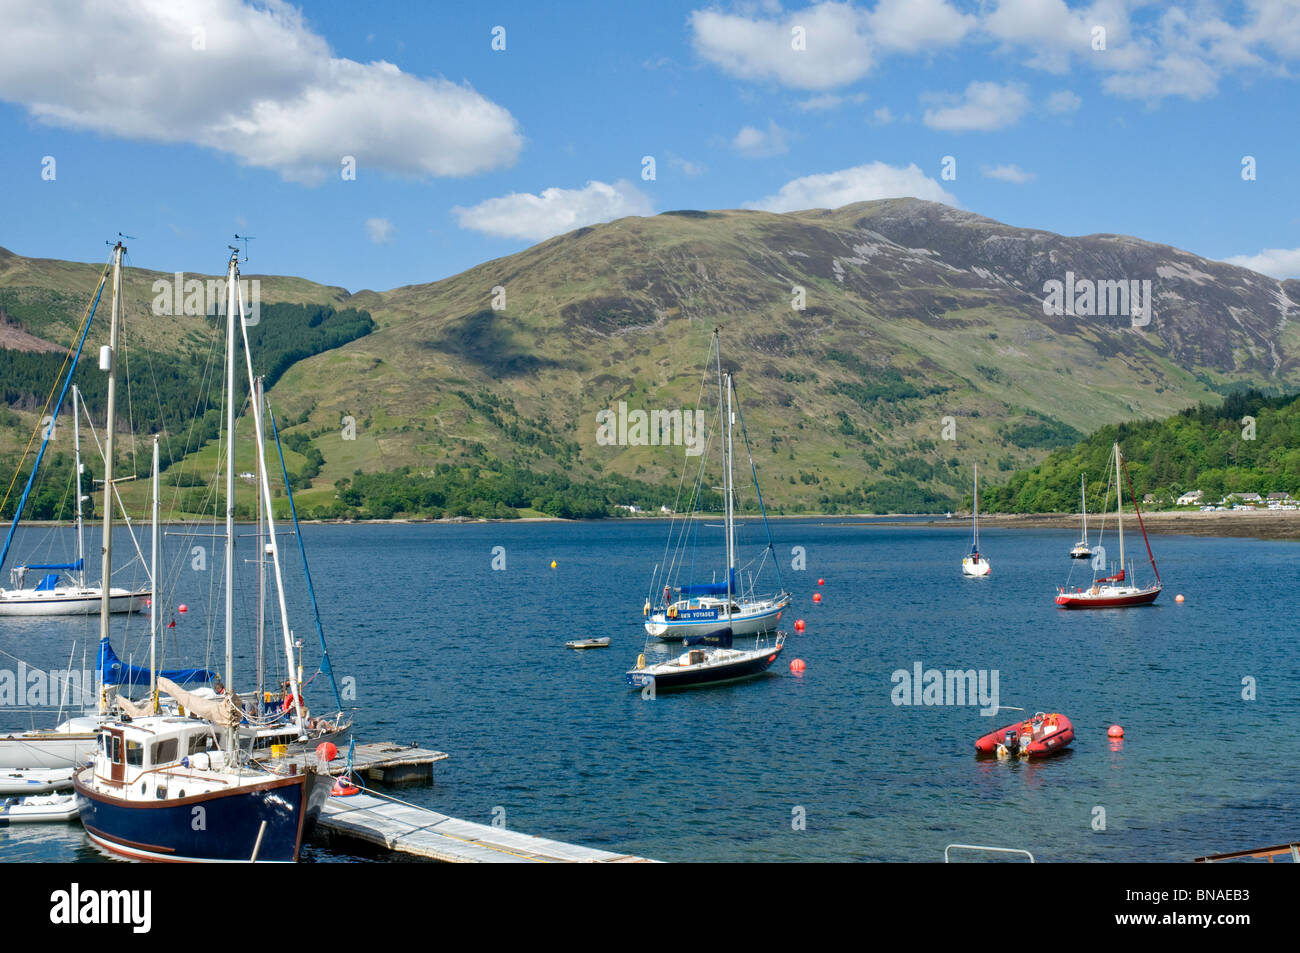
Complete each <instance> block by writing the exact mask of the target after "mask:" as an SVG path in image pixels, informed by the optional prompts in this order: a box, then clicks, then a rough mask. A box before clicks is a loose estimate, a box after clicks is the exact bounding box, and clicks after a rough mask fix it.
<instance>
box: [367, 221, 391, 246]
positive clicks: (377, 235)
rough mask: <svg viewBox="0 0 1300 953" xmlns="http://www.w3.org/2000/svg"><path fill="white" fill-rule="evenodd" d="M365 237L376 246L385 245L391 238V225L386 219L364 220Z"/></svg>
mask: <svg viewBox="0 0 1300 953" xmlns="http://www.w3.org/2000/svg"><path fill="white" fill-rule="evenodd" d="M366 235H367V236H369V238H370V240H371V241H372V242H374V243H375V244H376V245H387V244H388V240H389V239H390V238H392V237H393V223H392V222H390V221H389V220H388V219H386V218H368V219H366Z"/></svg>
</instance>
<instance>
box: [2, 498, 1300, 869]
mask: <svg viewBox="0 0 1300 953" xmlns="http://www.w3.org/2000/svg"><path fill="white" fill-rule="evenodd" d="M775 532H776V535H777V541H778V542H777V552H778V553H779V554H782V560H783V562H782V567H781V568H782V571H783V573H784V576H785V581H786V584H787V587H789V588H792V590H793V591H794V593H795V596H796V602H795V606H794V613H793V616H794V617H795V618H804V619H806V620H807V631H806V632H805V633H804V634H803V635H795V634H792V635H791V639H790V642H789V643H788V646H787V658H786V660H783V662H782V665H781V667H780V669H779V670H777V671H774V672H773V673H771V674H769V675H768V676H767V677H765V678H762V679H759V680H755V681H751V682H746V683H740V684H737V685H732V686H724V687H719V688H713V689H704V690H698V691H694V692H686V693H678V694H661V695H660V696H659V697H658V698H657V699H654V700H653V701H647V700H643V699H642V697H641V696H640V694H639V693H638V692H636V691H633V690H631V689H628V688H627V687H626V686H625V685H624V683H623V673H624V671H626V669H628V668H629V667H631V665H632V664H633V663H634V661H635V659H636V656H637V653H638V652H640V651H642V650H643V648H644V644H643V638H642V635H641V634H640V633H641V629H640V615H641V614H640V607H641V604H642V602H643V601H644V597H645V593H646V590H647V587H648V584H649V576H650V570H651V569H652V568H653V566H654V565H655V563H657V562H659V561H660V560H661V559H662V555H663V550H664V540H665V536H666V533H667V524H665V523H659V522H642V521H635V522H634V521H619V522H612V521H611V522H603V523H586V524H549V523H548V524H488V525H484V524H469V525H450V526H445V525H444V526H365V525H361V526H310V527H306V528H305V530H304V534H305V541H306V543H307V547H308V553H309V556H310V558H311V560H312V569H313V574H314V577H315V582H316V588H317V593H318V596H319V598H320V602H321V605H322V610H323V614H324V622H325V626H326V632H327V635H328V638H329V643H330V651H331V655H332V657H333V659H334V665H335V671H336V673H337V674H338V675H339V676H340V677H344V676H347V677H350V678H352V679H355V685H356V691H357V704H358V705H359V706H360V708H361V710H360V711H359V712H358V716H357V725H358V735H359V737H360V738H361V739H363V740H376V741H379V740H393V741H400V742H411V741H418V742H420V743H421V744H422V745H424V746H426V747H432V748H436V749H439V750H443V751H447V752H449V753H450V754H451V758H450V759H449V760H447V761H444V762H442V763H440V764H439V765H437V766H435V769H434V770H435V783H434V785H433V786H432V787H406V788H402V789H401V790H400V791H398V792H396V793H398V794H399V796H401V797H403V798H406V799H408V800H411V801H414V802H417V803H420V804H424V805H428V806H430V807H433V808H435V809H437V810H440V811H443V812H445V813H448V814H452V815H455V816H458V817H463V818H467V819H470V820H478V821H482V822H485V823H486V822H490V821H491V820H492V818H493V812H494V810H496V809H503V810H504V811H505V819H506V823H507V826H509V827H511V828H515V829H518V830H522V831H526V832H529V833H535V834H540V835H545V836H549V837H554V838H559V839H561V840H568V841H574V842H577V843H582V844H586V845H590V846H594V847H603V848H607V849H611V850H616V851H626V852H631V853H637V854H641V855H644V856H649V857H654V858H658V859H662V860H670V861H693V860H724V861H742V860H745V861H753V860H791V861H800V860H833V861H849V860H925V861H936V860H941V859H942V856H943V848H944V846H945V845H946V844H948V843H951V842H966V843H992V844H999V845H1005V846H1015V847H1024V848H1028V849H1030V850H1032V851H1033V852H1034V854H1035V855H1036V856H1037V857H1038V858H1039V859H1040V860H1092V861H1095V860H1137V861H1142V860H1166V861H1183V860H1188V859H1190V858H1192V857H1194V856H1197V855H1200V854H1204V853H1209V852H1213V851H1218V850H1230V849H1237V848H1245V847H1253V846H1261V845H1265V844H1274V843H1280V842H1283V841H1286V840H1290V839H1294V837H1295V835H1296V829H1295V816H1296V807H1297V800H1298V799H1300V795H1298V794H1297V792H1298V791H1300V768H1298V767H1297V764H1298V763H1300V758H1297V755H1298V754H1300V741H1297V733H1296V728H1297V726H1300V717H1298V716H1300V699H1298V698H1297V692H1296V674H1297V671H1296V670H1297V658H1298V654H1300V653H1298V652H1297V648H1296V645H1295V641H1294V637H1293V632H1294V618H1293V615H1294V611H1295V610H1294V606H1295V597H1294V594H1293V589H1294V580H1295V571H1294V561H1295V559H1296V557H1297V555H1300V549H1298V548H1297V546H1296V544H1293V543H1277V542H1257V541H1253V540H1240V539H1203V538H1194V537H1182V536H1156V537H1153V547H1154V548H1155V552H1156V557H1157V559H1158V560H1159V562H1160V568H1161V573H1162V576H1163V577H1164V580H1165V584H1166V591H1165V593H1164V594H1163V595H1162V596H1161V597H1160V601H1159V603H1158V604H1157V605H1156V606H1155V607H1152V608H1149V609H1130V610H1111V611H1106V612H1079V613H1069V612H1063V611H1061V610H1058V609H1056V608H1055V607H1054V605H1053V604H1052V596H1053V595H1054V594H1055V591H1056V587H1057V586H1058V585H1061V584H1064V583H1065V582H1066V577H1067V574H1069V573H1070V571H1071V567H1072V563H1071V560H1069V559H1067V558H1066V553H1067V552H1068V550H1069V547H1070V546H1071V545H1072V544H1073V543H1074V542H1075V540H1076V538H1077V534H1076V533H1074V532H1072V531H1069V530H1055V531H1053V530H1037V531H999V530H992V529H990V530H986V531H985V532H984V533H983V534H982V536H983V539H982V542H983V550H984V552H985V554H986V555H987V556H988V557H989V559H990V561H991V562H992V565H993V574H992V576H991V577H990V578H987V579H981V580H968V579H963V578H962V577H961V575H960V565H959V564H960V559H961V556H962V553H963V551H964V549H965V548H966V546H968V545H969V544H968V536H967V532H968V527H967V526H964V525H961V524H959V523H957V522H956V521H954V525H953V526H952V527H951V528H950V527H948V526H943V527H940V528H926V527H884V526H869V525H867V526H864V525H851V524H847V523H830V522H791V521H782V522H779V523H777V524H776V525H775ZM30 533H31V535H29V536H27V537H25V540H26V542H25V543H24V539H20V540H19V547H18V548H17V549H16V550H15V552H16V553H17V554H19V555H20V556H29V553H30V551H29V550H24V549H23V548H22V547H23V545H28V546H36V545H37V544H38V543H40V541H42V540H46V539H47V537H48V533H42V532H41V531H37V530H32V531H30ZM757 533H758V527H757V526H756V525H751V526H748V527H746V528H745V529H743V530H742V531H741V534H742V537H745V536H749V537H750V539H749V542H753V540H754V538H756V537H757ZM146 536H147V531H146ZM167 543H168V550H169V552H171V553H173V555H175V554H179V553H182V552H183V553H184V554H185V558H184V561H182V562H180V563H179V566H178V568H177V569H176V570H174V571H173V578H174V584H175V586H176V592H175V595H174V596H172V597H171V598H170V599H169V600H168V603H169V605H172V606H174V605H176V604H179V603H180V602H185V603H187V604H188V605H189V606H190V607H191V611H190V612H189V613H187V614H186V615H184V616H181V615H176V616H175V617H176V618H177V620H178V625H177V628H176V629H172V630H169V636H170V641H169V647H168V651H169V653H170V655H169V663H170V664H180V661H181V656H184V661H185V663H186V664H190V663H193V662H203V661H204V660H205V659H206V661H207V663H208V664H210V665H214V666H219V664H220V662H219V659H220V655H221V650H220V648H219V645H220V634H219V633H220V629H219V622H218V620H216V619H212V620H210V619H209V618H208V615H209V614H208V613H207V612H206V611H205V610H204V609H203V606H204V605H206V604H207V603H208V600H209V587H211V586H214V585H218V584H219V571H218V569H219V567H217V566H216V565H215V564H214V562H213V560H212V555H211V546H212V541H210V540H197V541H192V540H191V541H186V540H180V539H175V538H172V537H169V538H168V540H167ZM245 543H247V545H245V546H244V549H245V550H246V551H248V552H251V551H252V550H253V548H254V547H253V546H252V545H251V541H247V540H246V541H245ZM41 545H42V546H52V547H53V548H55V549H57V548H58V547H59V546H61V545H62V543H61V542H60V543H56V544H46V543H42V544H41ZM142 545H145V546H147V543H146V542H145V541H144V540H142ZM193 545H206V546H207V547H208V550H209V551H208V553H207V555H208V559H209V568H210V570H212V571H198V570H195V569H194V568H193V567H192V562H193V559H194V557H193V555H192V551H191V549H190V547H191V546H193ZM120 546H121V544H119V547H120ZM497 546H501V547H504V548H505V558H506V568H505V570H504V571H493V570H492V569H491V564H492V560H493V548H494V547H497ZM793 546H802V547H804V548H805V550H806V553H807V569H806V570H805V571H802V572H796V571H792V570H791V568H790V565H791V556H790V552H791V547H793ZM1137 546H1138V547H1139V548H1140V546H1141V542H1140V538H1139V540H1138V541H1137ZM92 551H94V550H92ZM38 554H40V553H37V554H33V555H38ZM552 560H554V561H555V562H556V568H555V569H551V568H550V563H551V561H552ZM290 563H291V565H292V567H293V571H292V573H291V576H292V579H296V578H297V577H298V575H299V569H298V563H297V559H296V553H293V558H292V559H290ZM1138 569H1139V577H1140V578H1146V577H1147V572H1148V571H1149V570H1147V569H1146V567H1143V566H1141V565H1139V567H1138ZM1144 570H1146V571H1144ZM241 571H243V570H241ZM1073 571H1074V573H1075V576H1074V579H1073V583H1079V582H1080V581H1081V580H1080V574H1081V573H1082V572H1083V571H1084V570H1083V568H1082V567H1080V566H1077V565H1076V566H1075V567H1074V570H1073ZM129 572H130V570H128V573H129ZM819 577H823V578H825V585H824V586H821V587H819V586H818V585H817V580H818V578H819ZM292 579H291V581H292ZM122 581H123V580H122V579H120V578H119V580H118V583H119V584H120V583H121V582H122ZM296 588H298V589H300V588H301V587H300V586H299V587H296ZM816 590H820V591H821V592H822V594H823V597H824V598H823V602H822V603H821V604H820V605H814V604H813V603H812V600H811V597H812V594H813V592H814V591H816ZM251 591H252V590H251V589H249V588H248V587H247V586H245V587H244V589H243V591H242V593H241V601H244V602H247V601H248V600H249V594H250V592H251ZM1179 592H1181V593H1184V594H1186V596H1187V602H1186V603H1185V604H1183V605H1177V604H1176V603H1175V602H1174V598H1173V597H1174V595H1175V594H1176V593H1179ZM302 606H303V600H302V599H301V598H294V599H291V610H293V609H296V610H298V611H294V612H293V613H292V615H293V618H294V619H295V621H294V627H295V631H296V634H297V636H298V637H300V638H302V639H303V640H304V642H306V643H307V645H308V648H307V650H306V651H307V656H308V662H309V665H308V671H311V670H314V664H315V659H316V657H317V653H316V652H315V650H314V645H315V636H314V632H313V628H312V625H311V622H310V616H309V615H308V614H304V613H303V612H302V611H301V609H302ZM169 612H170V610H169ZM788 622H793V618H791V619H789V620H788ZM114 624H115V627H116V629H117V634H116V636H115V645H116V647H117V648H118V650H119V653H120V654H121V655H122V656H123V657H126V656H127V655H128V654H132V655H133V656H134V658H135V661H137V662H140V661H141V660H142V658H143V656H144V654H145V653H146V652H147V648H146V646H147V642H146V638H147V633H146V630H145V624H144V621H143V617H135V618H133V619H130V620H127V619H123V618H122V617H117V618H116V619H115V623H114ZM786 627H787V628H789V626H788V625H787V626H786ZM209 629H211V630H212V631H209ZM241 629H242V630H243V631H245V632H246V631H247V627H246V626H245V625H241ZM601 635H608V636H610V637H612V639H613V645H612V646H611V647H610V648H609V649H604V650H596V651H589V652H572V651H566V650H565V649H564V648H563V647H562V644H563V642H564V641H566V640H568V639H571V638H577V637H588V636H601ZM241 638H242V637H241ZM94 642H95V631H94V623H90V624H87V623H84V622H82V621H80V620H58V621H16V620H8V621H5V622H3V623H0V651H3V652H5V653H7V654H6V655H4V656H0V668H10V669H12V668H16V662H15V661H14V659H13V656H19V657H22V658H23V659H25V660H27V662H28V663H29V664H33V665H38V666H42V667H53V668H60V669H61V668H64V667H66V665H67V659H68V655H69V651H70V650H72V651H74V652H75V655H76V658H75V660H74V663H73V664H74V667H78V668H79V667H81V658H80V656H81V652H82V650H83V647H84V648H85V649H86V651H87V652H90V653H93V650H94ZM276 657H278V656H276ZM794 657H799V658H803V659H804V660H805V661H806V662H807V671H806V672H805V673H804V674H803V675H802V676H799V677H797V676H794V675H792V674H791V673H790V672H789V671H788V669H787V668H786V667H785V664H784V663H785V661H787V660H788V659H790V658H794ZM918 661H919V662H921V663H922V664H923V666H924V667H925V668H927V669H928V668H938V669H950V668H952V669H970V668H974V669H996V670H997V671H998V674H999V689H1000V703H1001V704H1002V705H1017V706H1022V707H1026V708H1029V709H1030V710H1031V711H1032V710H1034V709H1043V710H1048V711H1052V710H1059V711H1063V712H1065V713H1066V714H1068V715H1069V716H1070V718H1071V719H1072V720H1073V722H1074V725H1075V728H1076V731H1077V733H1078V737H1077V740H1076V741H1075V743H1074V745H1073V748H1072V750H1070V751H1069V752H1068V753H1066V754H1064V755H1061V756H1058V757H1056V758H1053V759H1049V760H1048V761H1045V762H1042V763H1035V764H1021V763H999V762H988V761H976V760H975V758H974V756H973V753H972V743H973V741H974V739H975V738H976V737H978V736H979V735H981V734H983V733H985V732H987V731H989V730H991V729H992V728H995V727H998V726H1000V725H1001V724H1004V723H1005V722H1007V721H1010V720H1012V719H1013V718H1014V717H1015V713H1011V714H1007V713H1003V714H1002V715H1001V716H1000V717H997V718H985V717H981V716H980V714H979V712H978V709H977V708H976V707H972V706H966V707H957V706H950V707H941V706H934V707H905V706H895V705H894V704H893V703H892V702H891V690H892V688H893V683H892V682H891V678H890V676H891V673H892V672H893V671H894V670H896V669H907V670H909V671H910V670H911V669H912V666H913V664H914V663H915V662H918ZM89 664H90V665H91V666H92V667H93V661H92V662H91V663H89ZM240 664H241V665H242V670H243V671H245V672H247V671H248V670H249V669H248V664H249V663H248V661H247V659H246V658H245V659H243V660H242V661H241V663H240ZM1246 676H1250V677H1253V678H1254V679H1255V680H1256V682H1257V694H1258V697H1257V699H1256V700H1254V701H1245V700H1243V698H1242V690H1243V686H1242V679H1243V678H1244V677H1246ZM237 681H238V683H239V684H241V685H242V684H244V682H245V679H243V678H240V679H237ZM329 697H330V696H329V692H328V690H327V689H326V688H325V687H324V686H323V685H322V682H321V680H319V679H318V680H317V681H316V682H315V683H313V685H312V686H311V688H310V689H309V691H308V701H309V703H311V704H312V707H313V708H314V709H316V710H320V711H323V710H325V709H326V708H328V707H329V702H328V699H329ZM0 716H3V723H4V727H21V726H24V725H27V724H29V723H31V721H32V720H33V719H34V718H35V719H36V720H37V722H38V723H49V722H51V721H52V720H53V717H52V716H53V712H52V711H51V710H49V709H45V710H43V711H42V712H40V713H39V714H29V713H26V712H19V711H16V710H14V709H9V710H0ZM1114 722H1119V723H1121V724H1122V725H1123V726H1124V727H1125V729H1126V732H1127V737H1126V739H1125V740H1124V741H1123V743H1122V744H1119V745H1114V746H1113V745H1112V744H1111V743H1110V742H1109V740H1108V739H1107V737H1106V728H1107V726H1108V725H1110V724H1112V723H1114ZM1097 808H1103V809H1104V811H1105V829H1104V830H1101V831H1098V830H1094V824H1095V818H1097V817H1098V814H1097V812H1096V809H1097ZM797 809H802V814H803V815H804V816H805V817H806V829H804V830H794V829H792V819H794V817H795V812H796V811H797ZM497 813H498V814H499V813H500V811H499V810H497ZM311 858H312V859H314V860H317V861H332V860H340V859H347V858H340V857H338V856H336V855H332V854H330V853H329V852H328V851H326V850H324V849H320V848H318V849H314V850H313V851H311ZM19 859H26V860H69V859H83V860H91V859H99V855H98V854H97V853H96V852H95V850H94V849H93V848H91V847H90V846H89V845H88V844H87V843H86V842H85V839H84V836H83V835H82V833H81V829H80V827H79V826H77V825H68V826H66V827H61V828H51V827H35V828H27V829H22V828H18V829H15V828H9V829H0V861H4V860H19Z"/></svg>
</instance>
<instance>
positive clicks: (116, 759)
mask: <svg viewBox="0 0 1300 953" xmlns="http://www.w3.org/2000/svg"><path fill="white" fill-rule="evenodd" d="M111 758H112V761H113V763H114V764H121V763H122V739H121V738H120V737H119V736H117V735H113V753H112V755H111Z"/></svg>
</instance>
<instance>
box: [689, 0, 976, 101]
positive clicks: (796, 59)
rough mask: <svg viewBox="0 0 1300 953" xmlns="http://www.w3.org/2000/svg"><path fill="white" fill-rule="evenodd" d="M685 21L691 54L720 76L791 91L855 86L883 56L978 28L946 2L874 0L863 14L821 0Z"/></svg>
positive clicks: (710, 13) (696, 15) (952, 40)
mask: <svg viewBox="0 0 1300 953" xmlns="http://www.w3.org/2000/svg"><path fill="white" fill-rule="evenodd" d="M688 20H689V23H690V29H691V41H692V43H693V44H694V46H695V50H696V52H697V53H698V54H699V55H700V56H702V57H703V58H704V59H706V60H708V61H709V62H710V63H713V64H714V65H715V66H717V67H719V68H721V69H722V70H723V72H725V73H727V74H729V75H731V76H735V77H737V78H738V79H748V80H774V81H776V82H778V83H781V84H782V85H784V86H789V87H791V88H793V89H832V88H834V87H836V86H843V85H845V84H847V83H852V82H855V81H857V80H859V79H861V78H862V77H863V76H866V75H867V73H869V72H870V71H871V69H872V68H873V67H874V66H875V65H876V62H877V60H878V59H879V57H880V56H881V55H884V54H889V53H894V52H900V53H919V52H930V51H933V50H936V49H939V48H942V47H947V46H955V45H957V44H958V43H960V42H961V41H962V40H963V39H965V37H966V35H967V34H968V33H970V31H971V30H973V29H974V28H975V26H976V23H977V22H978V21H977V19H976V17H974V16H971V15H969V14H964V13H960V12H958V11H957V10H956V9H954V8H953V7H952V5H951V4H949V3H948V2H947V0H879V2H878V3H877V4H876V7H875V9H874V10H870V11H868V10H864V9H859V8H857V7H855V6H853V5H852V4H850V3H833V2H823V3H817V4H813V5H812V6H810V7H805V8H804V9H802V10H797V11H790V12H786V11H784V10H782V8H781V6H780V4H779V3H768V4H765V15H764V14H757V13H756V14H755V15H749V13H748V11H746V12H744V13H736V14H731V13H721V12H718V11H717V10H695V11H693V12H692V13H691V15H690V17H689V18H688ZM797 36H798V37H802V44H803V48H802V49H797V48H796V47H797V46H798V45H799V43H798V42H796V40H797Z"/></svg>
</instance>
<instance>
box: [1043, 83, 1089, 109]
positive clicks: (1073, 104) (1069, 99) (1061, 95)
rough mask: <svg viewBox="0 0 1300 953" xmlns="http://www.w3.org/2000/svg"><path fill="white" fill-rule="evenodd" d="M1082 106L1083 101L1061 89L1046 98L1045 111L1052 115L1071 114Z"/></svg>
mask: <svg viewBox="0 0 1300 953" xmlns="http://www.w3.org/2000/svg"><path fill="white" fill-rule="evenodd" d="M1082 105H1083V100H1082V99H1080V98H1079V97H1078V96H1077V95H1075V94H1074V93H1072V92H1070V91H1069V90H1068V89H1062V90H1059V91H1057V92H1055V93H1052V95H1050V96H1048V97H1047V111H1048V112H1054V113H1072V112H1075V111H1076V110H1077V109H1078V108H1079V107H1080V106H1082Z"/></svg>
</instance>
